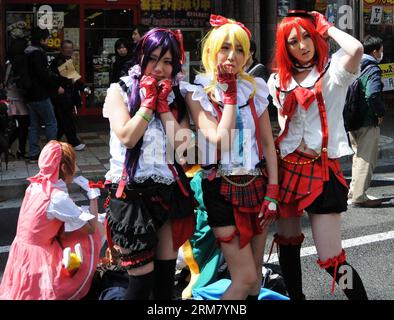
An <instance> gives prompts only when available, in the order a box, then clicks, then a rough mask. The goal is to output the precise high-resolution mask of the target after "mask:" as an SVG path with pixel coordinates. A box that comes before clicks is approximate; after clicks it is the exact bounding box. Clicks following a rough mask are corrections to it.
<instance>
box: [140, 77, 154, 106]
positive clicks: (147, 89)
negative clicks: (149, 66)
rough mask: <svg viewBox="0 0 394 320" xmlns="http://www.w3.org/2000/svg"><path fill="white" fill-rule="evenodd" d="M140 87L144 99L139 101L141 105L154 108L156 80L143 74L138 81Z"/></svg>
mask: <svg viewBox="0 0 394 320" xmlns="http://www.w3.org/2000/svg"><path fill="white" fill-rule="evenodd" d="M140 88H141V89H143V91H144V94H145V99H144V100H143V101H142V102H141V107H145V108H148V109H151V110H153V111H155V110H156V101H157V95H158V93H157V80H156V79H155V78H153V77H150V76H143V77H142V79H141V81H140Z"/></svg>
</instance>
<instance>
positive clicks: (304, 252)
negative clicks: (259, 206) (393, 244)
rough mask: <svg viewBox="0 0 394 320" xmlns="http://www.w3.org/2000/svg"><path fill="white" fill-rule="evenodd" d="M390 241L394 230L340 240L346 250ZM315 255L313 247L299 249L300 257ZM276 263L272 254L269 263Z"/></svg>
mask: <svg viewBox="0 0 394 320" xmlns="http://www.w3.org/2000/svg"><path fill="white" fill-rule="evenodd" d="M390 239H394V230H391V231H388V232H383V233H377V234H371V235H368V236H363V237H358V238H352V239H347V240H342V248H343V249H346V248H351V247H357V246H362V245H364V244H369V243H374V242H379V241H385V240H390ZM316 253H317V252H316V247H315V246H311V247H306V248H303V249H301V257H306V256H311V255H313V254H316ZM267 259H268V254H266V255H264V261H267ZM277 261H279V259H278V254H277V253H275V254H272V255H271V258H270V260H269V262H270V263H273V262H277Z"/></svg>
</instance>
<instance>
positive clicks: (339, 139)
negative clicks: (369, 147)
mask: <svg viewBox="0 0 394 320" xmlns="http://www.w3.org/2000/svg"><path fill="white" fill-rule="evenodd" d="M343 55H344V51H343V50H342V49H340V50H339V51H338V52H336V53H335V54H333V56H332V59H331V63H330V66H329V67H328V70H327V71H326V73H325V74H324V76H323V82H322V94H323V98H324V101H325V106H326V113H327V121H328V157H329V158H331V159H336V158H340V157H343V156H346V155H349V154H352V153H353V150H352V149H351V147H350V146H349V143H348V138H347V135H346V131H345V128H344V123H343V116H342V112H343V107H344V104H345V98H346V93H347V89H348V86H349V85H350V84H351V83H352V82H353V81H354V80H355V79H356V78H357V74H353V73H350V72H348V71H347V70H345V68H344V67H343V66H342V65H341V63H340V57H341V56H343ZM318 78H319V73H318V71H317V69H316V67H314V68H313V69H312V70H311V72H310V73H309V74H308V76H307V77H306V78H305V79H304V80H303V81H302V82H301V83H300V84H299V85H298V84H297V82H296V81H295V80H294V78H291V80H290V83H289V85H288V86H287V88H285V89H284V91H291V90H293V89H294V88H296V87H297V86H301V87H304V88H308V87H313V86H314V85H315V83H316V82H317V80H318ZM268 87H269V91H270V94H271V96H272V97H273V102H274V105H275V106H276V107H277V108H278V109H281V108H282V105H283V103H284V101H285V98H286V94H285V93H283V92H281V93H280V96H279V99H280V103H279V102H278V100H277V96H276V88H279V76H277V74H271V76H270V78H269V80H268ZM283 129H284V128H282V131H283ZM302 139H304V141H305V144H306V145H307V147H308V148H310V149H313V150H314V151H315V152H317V153H319V154H320V152H321V147H322V128H321V123H320V116H319V108H318V105H317V101H316V99H315V101H314V102H313V103H312V104H311V105H310V107H309V108H308V110H307V111H305V110H304V109H303V108H302V107H301V106H300V105H298V106H297V109H296V111H295V112H294V115H293V117H292V119H291V121H290V124H289V131H288V134H287V135H286V137H284V139H283V140H282V142H281V143H280V145H279V148H280V153H281V156H282V157H285V156H286V155H288V154H290V153H292V152H294V151H295V150H296V149H297V148H298V146H299V145H300V143H301V141H302Z"/></svg>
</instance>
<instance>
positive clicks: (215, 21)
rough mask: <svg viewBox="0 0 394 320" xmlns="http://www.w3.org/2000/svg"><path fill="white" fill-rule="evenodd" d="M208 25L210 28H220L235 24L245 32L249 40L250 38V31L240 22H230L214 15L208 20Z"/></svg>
mask: <svg viewBox="0 0 394 320" xmlns="http://www.w3.org/2000/svg"><path fill="white" fill-rule="evenodd" d="M209 23H210V24H211V26H212V27H221V26H223V25H225V24H227V23H233V24H237V25H239V26H240V27H241V28H242V29H244V30H245V32H246V33H247V34H248V37H249V39H251V38H252V33H251V32H250V30H249V29H248V28H246V27H245V25H244V24H243V23H241V22H238V21H234V22H232V21H230V20H229V19H227V18H225V17H223V16H220V15H215V14H211V17H210V19H209Z"/></svg>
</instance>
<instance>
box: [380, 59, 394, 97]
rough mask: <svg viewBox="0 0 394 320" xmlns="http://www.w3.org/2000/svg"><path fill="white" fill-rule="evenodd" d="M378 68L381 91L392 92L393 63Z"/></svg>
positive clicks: (393, 83)
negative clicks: (380, 72)
mask: <svg viewBox="0 0 394 320" xmlns="http://www.w3.org/2000/svg"><path fill="white" fill-rule="evenodd" d="M379 67H380V69H381V70H382V81H383V83H384V88H383V91H389V90H394V63H383V64H380V65H379Z"/></svg>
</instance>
